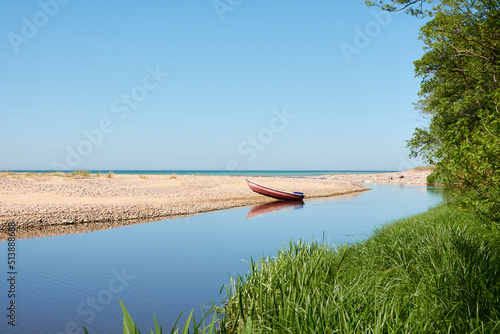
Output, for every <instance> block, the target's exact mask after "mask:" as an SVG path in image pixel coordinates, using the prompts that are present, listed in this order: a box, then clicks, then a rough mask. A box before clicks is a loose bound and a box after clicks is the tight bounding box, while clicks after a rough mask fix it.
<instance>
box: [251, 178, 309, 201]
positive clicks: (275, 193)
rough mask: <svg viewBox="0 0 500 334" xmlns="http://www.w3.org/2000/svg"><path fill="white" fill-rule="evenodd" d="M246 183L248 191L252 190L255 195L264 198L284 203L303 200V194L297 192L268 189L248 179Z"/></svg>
mask: <svg viewBox="0 0 500 334" xmlns="http://www.w3.org/2000/svg"><path fill="white" fill-rule="evenodd" d="M246 181H247V184H248V187H249V188H250V189H252V190H253V191H255V192H256V193H258V194H261V195H264V196H268V197H272V198H276V199H281V200H286V201H300V200H302V199H303V198H304V194H303V193H299V192H294V193H292V192H288V191H283V190H279V189H273V188H269V187H266V186H263V185H261V184H258V183H255V182H253V181H250V180H248V179H247V180H246Z"/></svg>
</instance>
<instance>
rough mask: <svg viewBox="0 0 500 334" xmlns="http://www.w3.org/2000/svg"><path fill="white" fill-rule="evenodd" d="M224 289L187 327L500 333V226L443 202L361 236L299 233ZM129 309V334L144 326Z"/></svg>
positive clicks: (175, 330)
mask: <svg viewBox="0 0 500 334" xmlns="http://www.w3.org/2000/svg"><path fill="white" fill-rule="evenodd" d="M226 293H227V301H226V302H225V303H224V304H223V305H222V306H220V307H217V306H213V308H212V309H211V312H214V315H213V316H212V320H211V321H210V322H209V324H208V325H205V324H204V321H203V320H204V319H202V321H201V322H196V321H195V320H194V317H193V323H192V325H191V326H190V322H191V317H192V313H191V315H190V316H189V318H188V320H187V322H186V323H185V324H184V327H183V330H182V333H189V331H190V328H191V329H194V331H193V332H194V333H204V334H208V333H214V331H215V330H216V328H217V330H218V332H220V333H311V334H312V333H495V332H497V333H498V332H500V230H499V228H498V226H494V225H489V226H488V225H485V224H483V223H482V222H481V221H479V220H478V218H477V217H475V216H473V215H471V214H467V213H463V212H461V211H459V210H457V209H456V208H455V207H450V206H447V205H441V206H440V207H438V208H435V209H432V210H430V211H428V212H426V213H424V214H421V215H418V216H414V217H411V218H408V219H404V220H400V221H397V222H394V223H391V224H387V225H385V226H383V227H382V228H380V229H378V230H376V231H375V233H374V234H373V235H372V237H371V238H370V239H368V240H367V241H365V242H363V243H358V244H344V245H340V246H337V247H332V246H329V245H326V244H324V243H321V242H311V243H305V242H303V241H298V242H293V241H292V242H290V243H289V245H288V246H286V247H284V248H283V249H281V250H279V251H278V254H277V255H276V256H273V257H265V258H261V259H260V260H259V261H257V262H256V261H253V260H252V261H251V262H250V271H249V273H248V274H246V275H242V276H236V277H235V278H234V279H231V284H229V285H228V286H227V287H226ZM122 307H123V306H122ZM123 311H124V333H139V332H138V330H137V328H136V327H135V324H134V323H133V321H132V320H131V318H130V316H129V315H128V313H127V312H126V309H125V308H124V307H123ZM215 314H217V318H216V315H215ZM155 322H156V318H155ZM176 326H177V323H176V324H175V325H174V327H173V328H172V330H171V333H179V328H177V327H176ZM151 333H153V332H151ZM156 333H161V328H159V327H158V324H157V323H156Z"/></svg>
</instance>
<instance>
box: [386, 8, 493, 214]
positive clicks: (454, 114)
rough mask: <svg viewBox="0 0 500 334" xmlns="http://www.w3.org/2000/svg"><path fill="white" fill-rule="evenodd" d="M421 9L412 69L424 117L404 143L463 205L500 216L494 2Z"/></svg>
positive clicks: (477, 211) (418, 106) (419, 106)
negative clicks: (418, 51) (423, 19)
mask: <svg viewBox="0 0 500 334" xmlns="http://www.w3.org/2000/svg"><path fill="white" fill-rule="evenodd" d="M410 2H413V1H393V3H398V4H400V5H403V4H409V3H410ZM413 4H414V2H413ZM429 13H430V14H431V15H430V16H432V17H433V19H432V20H430V21H428V22H427V23H426V24H425V25H424V26H423V27H422V29H421V34H420V39H422V41H423V42H424V43H425V48H424V49H425V51H426V53H425V54H424V55H423V56H422V58H421V59H420V60H418V61H416V62H415V72H416V75H417V76H419V77H421V78H422V83H421V90H420V93H419V95H420V97H421V100H420V101H419V102H418V103H417V108H418V109H420V111H421V112H422V114H424V115H426V116H429V117H430V123H429V125H428V127H426V128H417V129H416V130H415V132H414V134H413V138H412V139H411V140H409V141H408V145H407V146H408V147H409V148H410V150H411V155H412V156H420V157H422V158H424V159H425V160H426V161H427V162H429V163H431V164H436V166H437V171H438V172H439V175H440V176H441V178H442V181H443V183H444V184H446V185H447V186H449V187H451V188H453V189H454V191H455V192H456V194H457V198H458V199H459V200H460V203H461V205H462V207H463V208H466V209H468V210H471V211H474V212H476V213H478V214H480V216H482V217H484V218H485V220H487V221H493V222H500V159H499V157H500V121H499V120H500V111H499V106H500V87H499V83H498V80H499V79H500V2H499V1H498V0H478V1H473V0H441V1H439V2H438V4H437V5H435V6H434V7H433V8H432V10H430V12H429Z"/></svg>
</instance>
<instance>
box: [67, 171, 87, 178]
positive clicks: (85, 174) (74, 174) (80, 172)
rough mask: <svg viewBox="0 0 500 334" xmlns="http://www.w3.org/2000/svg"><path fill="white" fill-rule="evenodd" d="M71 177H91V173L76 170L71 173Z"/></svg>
mask: <svg viewBox="0 0 500 334" xmlns="http://www.w3.org/2000/svg"><path fill="white" fill-rule="evenodd" d="M71 176H77V177H90V176H91V175H90V172H89V171H88V170H74V171H73V172H72V173H71Z"/></svg>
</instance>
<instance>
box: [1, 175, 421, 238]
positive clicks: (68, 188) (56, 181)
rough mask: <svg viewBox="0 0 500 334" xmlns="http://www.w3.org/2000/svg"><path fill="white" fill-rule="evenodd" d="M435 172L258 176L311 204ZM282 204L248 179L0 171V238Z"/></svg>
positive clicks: (417, 179)
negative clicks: (11, 228)
mask: <svg viewBox="0 0 500 334" xmlns="http://www.w3.org/2000/svg"><path fill="white" fill-rule="evenodd" d="M429 173H430V171H426V170H411V171H406V172H396V173H376V174H347V173H346V174H330V175H318V176H316V175H312V176H304V177H298V178H293V177H283V176H274V177H262V176H261V177H252V179H253V180H255V181H257V182H259V183H263V184H266V185H268V186H271V187H274V188H278V189H283V190H289V191H302V192H304V193H305V194H306V198H305V200H306V201H307V199H310V198H319V197H330V196H337V195H345V194H352V193H357V192H362V191H366V190H369V189H370V188H369V187H367V186H365V185H363V184H361V183H360V182H383V183H399V184H415V185H425V184H426V183H425V180H426V176H427V175H428V174H429ZM272 201H274V199H272V198H268V197H265V196H262V195H258V194H256V193H254V192H252V191H251V190H250V189H249V188H248V187H247V185H246V183H245V177H243V176H228V175H177V174H170V175H168V174H167V175H153V174H151V175H144V174H135V175H132V174H112V173H110V174H89V173H88V172H80V173H74V174H68V173H61V172H59V173H50V174H47V173H33V172H28V173H13V172H1V173H0V240H6V238H7V234H6V233H5V232H6V230H7V226H8V223H9V222H15V223H16V225H17V229H18V236H19V238H30V237H40V236H48V235H60V234H70V233H82V232H88V231H93V230H100V229H106V228H114V227H119V226H124V225H130V224H137V223H143V222H151V221H157V220H163V219H168V218H177V217H183V216H189V215H193V214H199V213H203V212H209V211H215V210H222V209H228V208H234V207H239V206H246V205H254V204H262V203H269V202H272Z"/></svg>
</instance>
